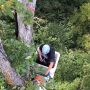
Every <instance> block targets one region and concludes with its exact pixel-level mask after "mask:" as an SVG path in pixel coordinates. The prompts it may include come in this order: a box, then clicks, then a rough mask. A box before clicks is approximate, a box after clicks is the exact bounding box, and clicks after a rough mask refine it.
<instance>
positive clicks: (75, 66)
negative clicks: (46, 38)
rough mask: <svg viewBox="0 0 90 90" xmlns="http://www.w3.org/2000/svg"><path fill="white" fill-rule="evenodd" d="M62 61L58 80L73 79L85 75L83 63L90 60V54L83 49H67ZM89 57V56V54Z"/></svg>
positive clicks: (57, 76) (58, 71)
mask: <svg viewBox="0 0 90 90" xmlns="http://www.w3.org/2000/svg"><path fill="white" fill-rule="evenodd" d="M61 55H62V57H61V58H60V60H61V61H60V63H59V65H58V69H57V73H56V77H55V79H56V81H58V80H60V79H62V80H67V81H72V80H74V79H75V78H77V77H79V78H80V77H82V76H83V64H84V62H85V61H86V62H87V61H88V60H89V58H88V57H89V55H90V54H87V53H86V54H85V53H84V52H82V51H74V52H73V51H72V50H70V51H67V52H66V53H62V54H61ZM86 55H87V56H88V57H87V56H86Z"/></svg>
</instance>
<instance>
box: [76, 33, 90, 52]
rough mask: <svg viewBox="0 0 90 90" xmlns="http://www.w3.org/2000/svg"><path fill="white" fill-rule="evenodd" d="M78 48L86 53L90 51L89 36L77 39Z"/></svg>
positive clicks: (85, 35)
mask: <svg viewBox="0 0 90 90" xmlns="http://www.w3.org/2000/svg"><path fill="white" fill-rule="evenodd" d="M77 42H78V44H79V47H81V48H83V49H84V50H86V51H89V50H90V34H84V35H83V37H82V38H81V37H80V38H79V39H78V41H77Z"/></svg>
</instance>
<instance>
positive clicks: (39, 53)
mask: <svg viewBox="0 0 90 90" xmlns="http://www.w3.org/2000/svg"><path fill="white" fill-rule="evenodd" d="M37 52H38V56H39V59H40V61H42V56H41V55H42V54H41V51H40V49H39V47H38V48H37Z"/></svg>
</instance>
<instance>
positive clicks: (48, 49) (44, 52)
mask: <svg viewBox="0 0 90 90" xmlns="http://www.w3.org/2000/svg"><path fill="white" fill-rule="evenodd" d="M49 51H50V46H49V45H48V44H45V45H44V46H43V47H42V53H43V54H48V53H49Z"/></svg>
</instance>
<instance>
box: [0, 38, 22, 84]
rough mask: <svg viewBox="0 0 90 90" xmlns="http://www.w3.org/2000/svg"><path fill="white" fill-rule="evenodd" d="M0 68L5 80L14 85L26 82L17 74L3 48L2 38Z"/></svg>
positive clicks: (0, 43)
mask: <svg viewBox="0 0 90 90" xmlns="http://www.w3.org/2000/svg"><path fill="white" fill-rule="evenodd" d="M0 70H1V72H2V73H3V75H4V77H5V80H6V81H7V83H8V84H10V85H12V86H23V84H24V82H23V80H22V79H21V77H20V75H17V73H16V72H15V70H14V69H13V68H12V67H11V65H10V63H9V61H8V59H7V55H6V53H5V51H4V49H3V45H2V42H1V39H0Z"/></svg>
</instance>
